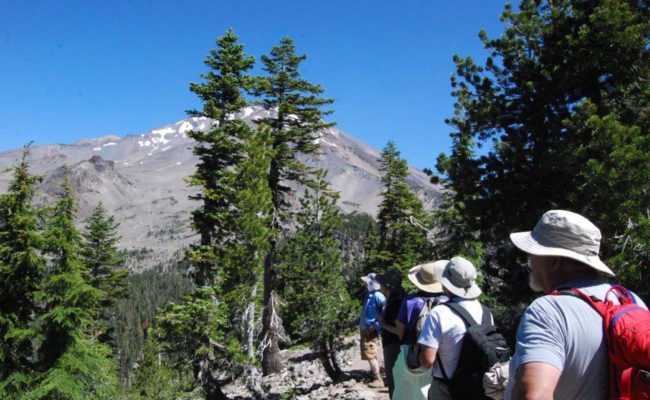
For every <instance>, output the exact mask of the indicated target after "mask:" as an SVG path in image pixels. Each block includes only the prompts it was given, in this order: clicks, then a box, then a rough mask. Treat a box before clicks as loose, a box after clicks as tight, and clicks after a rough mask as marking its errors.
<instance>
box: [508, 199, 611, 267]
mask: <svg viewBox="0 0 650 400" xmlns="http://www.w3.org/2000/svg"><path fill="white" fill-rule="evenodd" d="M600 239H601V234H600V229H598V228H597V227H596V225H594V224H593V223H591V221H589V220H588V219H587V218H585V217H583V216H582V215H580V214H576V213H574V212H571V211H565V210H550V211H547V212H546V213H545V214H544V215H542V218H540V220H539V222H537V225H536V226H535V229H533V230H532V231H531V232H516V233H511V234H510V240H511V241H512V243H514V245H515V246H517V247H518V248H519V249H521V250H523V251H525V252H526V253H528V254H532V255H536V256H556V257H566V258H570V259H572V260H576V261H579V262H581V263H583V264H586V265H588V266H590V267H591V268H593V269H595V270H597V271H600V272H602V273H604V274H606V275H609V276H615V274H614V272H612V270H611V269H609V267H608V266H607V265H605V263H603V262H602V261H601V260H600V257H598V252H599V251H600Z"/></svg>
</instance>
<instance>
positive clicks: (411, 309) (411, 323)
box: [395, 292, 447, 345]
mask: <svg viewBox="0 0 650 400" xmlns="http://www.w3.org/2000/svg"><path fill="white" fill-rule="evenodd" d="M423 297H427V298H438V297H439V300H438V302H440V303H442V302H444V301H447V296H445V295H443V294H442V293H437V294H432V293H426V292H418V293H412V294H409V295H408V296H406V297H405V298H404V300H402V305H401V306H400V308H399V313H397V318H396V319H395V320H396V321H399V322H401V323H402V324H403V325H404V326H406V333H405V334H404V337H403V338H402V344H408V345H410V344H413V343H415V340H417V338H415V337H414V336H413V334H411V335H409V332H411V333H413V332H414V331H415V325H416V324H417V323H418V317H419V316H420V311H421V310H422V306H424V300H422V298H423Z"/></svg>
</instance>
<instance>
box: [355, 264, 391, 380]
mask: <svg viewBox="0 0 650 400" xmlns="http://www.w3.org/2000/svg"><path fill="white" fill-rule="evenodd" d="M376 278H377V275H376V274H375V273H370V274H368V275H366V276H362V277H361V280H362V281H364V282H365V283H366V289H367V290H368V294H366V297H365V299H364V301H363V308H362V309H361V316H360V317H359V333H360V337H361V340H360V347H361V359H362V360H367V361H368V364H369V365H370V374H371V378H370V384H369V386H370V387H383V386H384V383H383V381H382V379H381V374H380V370H379V362H378V361H377V348H378V347H379V334H380V332H381V325H380V324H379V320H378V319H377V317H378V315H380V314H381V312H382V310H383V308H384V304H385V302H386V298H385V297H384V295H383V294H382V293H381V292H380V291H379V282H377V279H376Z"/></svg>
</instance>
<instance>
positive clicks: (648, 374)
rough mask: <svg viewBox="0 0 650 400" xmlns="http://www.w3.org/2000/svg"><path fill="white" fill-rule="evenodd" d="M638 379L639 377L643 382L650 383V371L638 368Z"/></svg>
mask: <svg viewBox="0 0 650 400" xmlns="http://www.w3.org/2000/svg"><path fill="white" fill-rule="evenodd" d="M639 379H641V382H643V383H650V371H646V370H643V369H640V370H639Z"/></svg>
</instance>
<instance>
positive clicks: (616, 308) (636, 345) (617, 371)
mask: <svg viewBox="0 0 650 400" xmlns="http://www.w3.org/2000/svg"><path fill="white" fill-rule="evenodd" d="M610 293H612V294H614V295H615V296H616V297H617V298H618V301H619V303H620V304H615V303H613V302H612V301H611V300H609V295H610ZM552 294H555V295H557V294H568V295H572V296H576V297H579V298H581V299H582V300H584V301H586V302H587V303H589V305H590V306H591V307H593V308H594V310H596V311H597V312H598V314H600V315H601V316H602V317H603V331H604V335H605V341H606V343H607V354H608V356H609V397H608V399H609V400H650V311H648V310H646V309H644V308H642V307H639V305H637V304H636V302H635V300H634V298H633V297H632V295H631V294H630V292H629V291H628V290H627V289H626V288H624V287H622V286H612V287H611V288H610V289H609V290H608V291H607V294H606V295H605V301H604V302H603V301H601V300H599V299H596V298H594V297H591V296H589V295H587V294H585V293H584V292H582V291H581V290H579V289H576V288H571V289H570V290H562V291H559V292H553V293H552Z"/></svg>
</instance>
